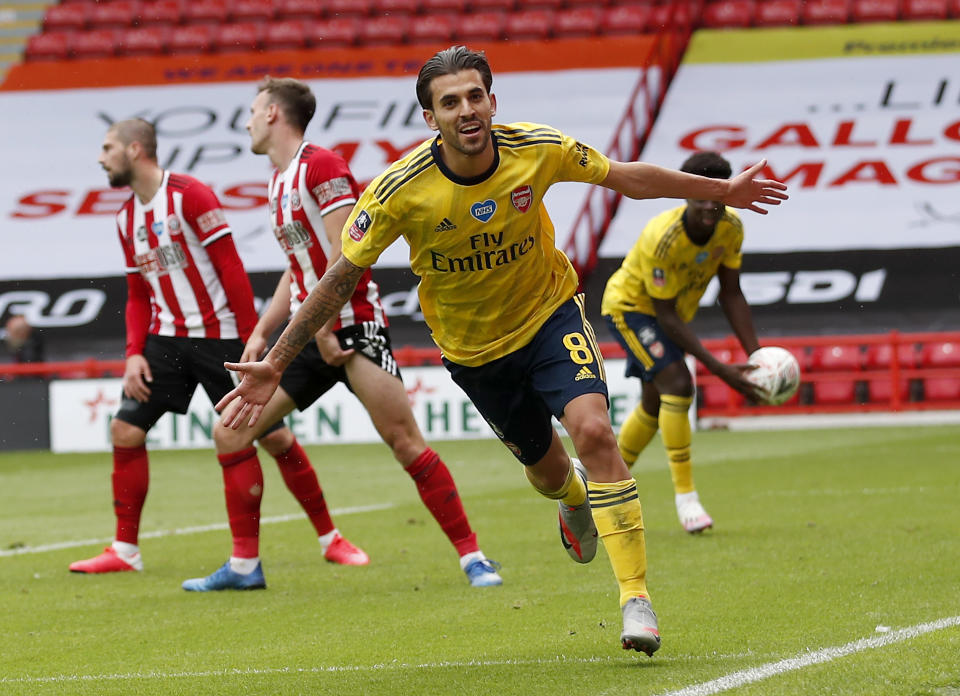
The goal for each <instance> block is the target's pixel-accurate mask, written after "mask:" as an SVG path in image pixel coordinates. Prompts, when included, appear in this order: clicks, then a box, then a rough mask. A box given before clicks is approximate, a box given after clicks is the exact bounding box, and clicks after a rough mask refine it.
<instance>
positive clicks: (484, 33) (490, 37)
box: [454, 12, 506, 42]
mask: <svg viewBox="0 0 960 696" xmlns="http://www.w3.org/2000/svg"><path fill="white" fill-rule="evenodd" d="M505 23H506V13H504V12H479V13H477V14H472V15H466V16H465V17H463V18H462V19H459V18H458V19H457V21H456V22H455V24H454V26H455V30H454V35H455V36H456V38H457V40H459V41H466V42H469V41H496V40H497V39H500V38H503V28H504V24H505Z"/></svg>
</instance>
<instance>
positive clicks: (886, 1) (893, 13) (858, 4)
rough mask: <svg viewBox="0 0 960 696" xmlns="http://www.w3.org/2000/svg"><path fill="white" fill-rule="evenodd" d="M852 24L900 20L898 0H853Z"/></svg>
mask: <svg viewBox="0 0 960 696" xmlns="http://www.w3.org/2000/svg"><path fill="white" fill-rule="evenodd" d="M851 14H852V16H853V21H854V22H896V21H897V20H898V19H900V0H853V8H852V12H851Z"/></svg>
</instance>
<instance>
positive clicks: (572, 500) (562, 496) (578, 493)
mask: <svg viewBox="0 0 960 696" xmlns="http://www.w3.org/2000/svg"><path fill="white" fill-rule="evenodd" d="M523 473H525V474H526V475H527V481H529V482H530V485H531V486H533V487H534V489H535V490H536V491H537V493H539V494H540V495H542V496H543V497H544V498H550V500H560V501H562V502H563V504H564V505H569V506H570V507H576V506H577V505H583V501H584V500H586V499H587V489H586V488H585V487H584V485H583V481H581V480H580V477H579V476H577V475H576V474H575V473H574V471H573V462H570V470H569V471H568V472H567V480H566V481H564V483H563V486H561V487H560V490H558V491H545V490H544V489H542V488H540V486H538V485H537V484H536V482H535V481H534V480H533V478H532V477H531V476H530V470H529V469H528V468H526V467H524V468H523Z"/></svg>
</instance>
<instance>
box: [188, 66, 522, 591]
mask: <svg viewBox="0 0 960 696" xmlns="http://www.w3.org/2000/svg"><path fill="white" fill-rule="evenodd" d="M315 110H316V99H315V97H314V95H313V93H312V92H311V91H310V88H309V86H307V85H306V84H304V83H303V82H300V81H299V80H294V79H291V78H283V79H274V78H267V79H266V80H264V81H263V82H262V83H261V84H260V85H259V86H258V92H257V96H256V98H255V99H254V101H253V104H252V106H251V115H250V120H249V121H248V123H247V130H248V131H249V132H250V138H251V149H252V150H253V152H255V153H257V154H265V155H268V156H269V158H270V161H271V162H272V163H273V165H274V166H275V167H276V171H275V172H274V173H273V176H272V178H271V180H270V196H269V201H270V221H271V227H272V229H273V231H274V235H275V236H276V238H277V241H278V242H279V243H280V247H281V249H282V250H283V252H284V253H285V254H286V255H287V261H288V264H287V269H286V271H284V274H283V276H282V277H281V279H280V282H279V284H278V285H277V289H276V292H275V293H274V296H273V300H272V301H271V303H270V307H269V308H268V309H267V311H266V312H264V314H263V316H262V317H261V318H260V321H259V322H258V323H257V326H256V328H254V330H253V334H252V335H251V337H250V339H249V340H248V341H247V345H246V347H245V349H244V352H243V357H242V360H256V359H258V358H259V357H260V356H261V355H262V354H263V353H264V352H265V351H266V349H267V347H268V346H267V338H268V337H269V336H270V335H271V334H272V333H273V332H274V331H275V330H276V329H277V328H279V327H280V325H281V324H282V323H283V322H285V321H286V320H287V318H288V317H289V316H290V314H292V313H293V312H296V310H297V309H298V308H299V306H300V303H301V302H302V301H303V300H304V299H305V298H306V297H307V295H308V294H309V293H310V291H311V290H312V289H313V287H314V286H315V285H316V284H317V282H318V281H319V279H320V277H321V276H322V275H323V274H324V272H325V271H326V270H327V268H328V267H329V266H330V265H331V264H332V263H333V262H335V261H336V260H337V259H338V258H339V256H340V233H341V231H342V229H343V225H344V222H345V221H346V219H347V216H348V215H349V214H350V211H351V210H352V209H353V204H354V203H355V202H356V200H357V198H358V197H359V194H360V190H359V187H358V186H357V183H356V181H355V180H354V178H353V175H352V174H351V173H350V169H349V168H348V166H347V163H346V162H345V161H344V160H343V158H342V157H340V156H339V155H337V154H335V153H333V152H331V151H329V150H326V149H324V148H321V147H318V146H316V145H313V144H311V143H308V142H306V141H304V132H305V130H306V127H307V124H308V123H309V122H310V119H311V118H312V117H313V114H314V111H315ZM315 338H316V340H315V341H311V343H310V345H309V346H308V347H307V348H306V349H305V350H304V351H303V352H302V353H301V354H300V355H299V356H298V357H297V359H296V360H294V363H293V364H292V365H291V366H290V369H288V370H287V371H286V373H285V375H284V378H283V382H282V383H281V385H280V388H279V389H278V390H277V392H276V394H274V398H273V399H272V400H271V401H270V403H269V404H268V405H267V406H266V408H265V410H264V415H263V417H262V419H261V421H260V423H263V424H266V423H271V422H274V421H276V420H277V419H278V418H281V417H283V416H285V415H286V414H288V413H290V412H291V411H292V410H293V409H294V408H300V409H301V410H302V409H304V408H306V407H307V406H309V405H310V404H312V403H313V402H314V401H316V400H317V399H318V398H319V397H320V396H321V395H322V394H324V393H325V392H326V391H328V390H329V389H330V388H331V387H333V386H334V385H335V384H336V383H337V382H344V383H345V384H347V386H348V387H349V388H350V389H351V391H353V393H354V394H356V395H357V397H358V398H359V399H360V401H361V402H362V403H363V405H364V407H365V408H366V410H367V412H368V413H369V414H370V418H371V420H372V421H373V424H374V427H375V428H376V429H377V432H378V433H380V435H381V437H382V438H383V440H384V442H386V443H387V445H389V447H390V448H391V450H392V451H393V455H394V457H395V458H396V459H397V461H399V462H400V464H401V465H402V466H403V467H404V470H405V471H406V472H407V474H409V476H410V478H412V479H413V481H414V483H415V484H416V487H417V491H418V492H419V494H420V497H421V499H422V501H423V503H424V505H425V506H426V507H427V509H429V510H430V512H431V513H432V515H433V517H434V519H436V521H437V523H438V524H439V525H440V527H441V528H442V529H443V531H444V533H446V535H447V538H448V539H449V540H450V543H451V544H452V545H453V547H454V548H455V549H456V551H457V554H458V555H459V556H460V567H461V569H462V570H463V571H464V572H465V573H466V575H467V578H468V579H469V581H470V584H471V585H472V586H474V587H483V586H489V585H499V584H501V583H502V582H503V581H502V579H501V578H500V575H499V574H498V573H497V572H496V571H497V565H496V564H495V563H494V562H492V561H490V560H488V559H487V558H486V556H485V555H484V554H483V552H482V551H481V550H480V547H479V545H478V544H477V537H476V534H475V533H474V532H473V530H472V529H471V527H470V523H469V521H468V520H467V515H466V512H465V511H464V509H463V504H462V502H461V500H460V495H459V493H458V491H457V487H456V484H455V483H454V481H453V477H452V476H451V475H450V471H449V470H448V469H447V466H446V465H445V464H444V463H443V460H442V459H440V457H439V455H437V453H436V452H434V451H433V450H432V449H431V448H430V447H429V446H428V445H427V443H426V441H425V440H424V438H423V435H422V433H421V432H420V428H419V427H418V426H417V422H416V420H415V419H414V417H413V413H412V411H411V410H410V403H409V401H408V398H407V392H406V389H405V388H404V386H403V382H402V381H401V379H400V370H399V368H398V367H397V363H396V361H395V360H394V358H393V354H392V353H391V350H390V336H389V333H388V330H387V317H386V315H385V313H384V311H383V307H382V306H381V304H380V294H379V289H378V287H377V284H376V283H375V282H374V281H373V278H372V276H371V273H370V271H369V269H368V270H367V271H366V272H365V273H364V274H363V275H362V277H361V278H360V281H359V282H358V283H357V287H356V290H355V291H354V292H353V294H352V295H351V297H350V298H349V299H348V300H347V302H346V303H344V305H343V307H342V309H340V311H339V313H337V314H336V315H335V316H334V317H332V318H331V320H330V321H329V322H328V323H327V324H326V326H324V327H323V328H322V329H321V330H320V331H319V332H318V333H317V334H316V337H315ZM215 432H216V433H217V439H218V440H219V441H223V442H227V441H229V442H232V450H231V451H235V452H237V453H238V454H237V456H240V453H241V452H244V451H246V452H248V453H249V455H248V456H250V457H255V456H256V452H255V450H254V449H253V448H252V447H251V444H252V442H253V440H254V439H255V438H257V437H259V436H260V435H259V434H260V432H262V426H261V425H260V424H258V425H257V426H256V427H255V428H249V427H242V428H239V429H237V430H231V429H229V428H225V427H224V426H223V425H222V424H221V423H218V424H217V425H216V426H215ZM221 456H225V455H221ZM188 582H193V581H188Z"/></svg>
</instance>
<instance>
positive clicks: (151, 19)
mask: <svg viewBox="0 0 960 696" xmlns="http://www.w3.org/2000/svg"><path fill="white" fill-rule="evenodd" d="M182 19H183V13H182V11H181V3H180V1H179V0H154V1H153V2H145V3H141V4H140V13H139V15H138V16H137V24H138V25H139V26H149V25H154V24H157V25H162V26H173V25H175V24H179V23H180V22H181V21H182Z"/></svg>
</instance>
